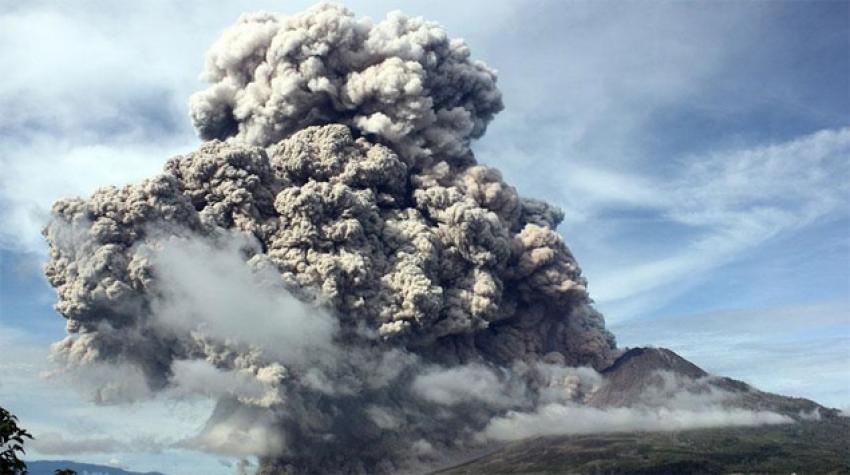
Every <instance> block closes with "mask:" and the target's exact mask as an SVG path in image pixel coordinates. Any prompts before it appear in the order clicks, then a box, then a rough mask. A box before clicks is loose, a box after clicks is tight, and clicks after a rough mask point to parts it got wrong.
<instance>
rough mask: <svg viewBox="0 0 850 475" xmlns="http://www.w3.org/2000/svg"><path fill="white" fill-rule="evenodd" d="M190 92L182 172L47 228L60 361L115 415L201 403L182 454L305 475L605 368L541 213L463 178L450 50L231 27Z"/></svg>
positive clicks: (484, 86)
mask: <svg viewBox="0 0 850 475" xmlns="http://www.w3.org/2000/svg"><path fill="white" fill-rule="evenodd" d="M204 77H205V79H206V80H207V81H208V82H209V83H210V86H209V88H208V89H206V90H204V91H201V92H199V93H197V94H195V95H194V96H193V97H192V99H191V116H192V120H193V122H194V124H195V126H196V128H197V130H198V132H199V133H200V135H201V137H202V138H204V139H205V140H207V142H205V143H204V144H203V145H202V146H201V147H200V148H199V149H198V150H197V151H195V152H193V153H189V154H187V155H183V156H178V157H175V158H173V159H171V160H169V161H168V163H167V164H166V165H165V168H164V171H163V173H162V174H161V175H159V176H156V177H153V178H151V179H149V180H146V181H144V182H142V183H139V184H135V185H130V186H126V187H124V188H115V187H108V188H102V189H100V190H98V191H97V192H95V193H94V194H93V195H92V196H91V197H89V198H88V199H79V198H73V199H65V200H62V201H59V202H57V203H56V204H55V205H54V207H53V218H52V221H51V222H50V224H49V225H48V226H47V228H46V229H45V232H44V233H45V236H46V237H47V240H48V242H49V245H50V261H49V263H48V264H47V266H46V274H47V277H48V279H49V281H50V283H51V284H52V285H53V286H54V287H56V289H57V292H58V303H57V304H56V309H57V310H58V311H59V312H60V313H61V314H62V315H63V316H64V317H65V318H66V319H67V330H68V333H69V335H68V336H67V337H66V338H65V339H64V340H63V341H61V342H59V343H57V344H56V345H55V347H54V352H55V354H56V357H57V358H58V359H60V360H62V361H64V362H66V363H67V364H68V365H69V366H70V367H74V368H84V367H89V366H92V365H94V366H97V365H104V364H108V365H114V366H119V367H125V366H128V367H132V368H134V369H133V372H130V373H126V374H132V375H136V377H135V378H134V379H135V383H134V384H135V386H134V385H132V384H130V385H125V386H126V387H122V389H121V390H114V391H111V392H109V393H108V394H114V395H118V396H119V397H118V399H121V398H125V397H127V393H128V392H133V391H134V390H135V392H136V393H143V394H142V395H146V394H148V393H151V392H164V393H169V394H177V395H179V394H187V393H193V394H194V393H200V394H205V395H207V396H210V397H215V398H218V399H219V401H220V402H219V405H218V407H217V409H216V411H215V413H214V414H213V416H212V418H211V419H210V421H209V422H208V424H207V427H206V428H205V429H204V431H203V432H202V433H201V434H199V435H198V436H197V437H195V438H193V439H191V440H187V441H185V442H184V444H185V445H187V446H192V447H197V448H201V449H204V450H213V451H219V452H224V453H230V454H237V455H259V456H261V457H262V460H263V467H264V469H265V470H267V471H278V472H280V471H284V472H286V471H291V472H311V471H312V472H322V473H333V472H345V473H358V472H370V473H375V472H382V471H384V472H389V471H398V470H401V469H404V468H405V467H409V466H411V464H415V463H417V462H419V461H427V460H429V459H430V460H433V457H435V456H436V455H435V454H439V453H444V452H446V451H448V450H451V449H457V448H462V447H463V446H464V445H465V444H469V443H474V441H475V440H476V437H478V436H479V434H480V433H481V431H482V430H485V429H487V428H489V429H487V430H491V431H493V430H497V429H493V427H497V428H498V427H500V426H498V424H504V422H499V421H506V420H510V419H504V418H505V417H508V418H510V417H516V416H515V415H512V414H515V412H510V413H508V411H526V412H530V411H534V410H535V408H536V407H537V406H538V405H540V404H544V403H547V402H550V401H551V400H552V397H553V396H552V394H553V391H554V393H557V394H558V398H559V399H558V400H559V401H564V400H577V401H578V400H581V399H582V398H583V397H584V392H585V391H586V390H587V388H585V387H584V386H585V385H586V384H585V383H582V381H584V380H586V379H587V377H586V375H585V376H584V377H577V376H575V374H574V373H575V372H576V371H579V370H576V369H574V368H571V367H588V368H597V369H600V368H603V367H605V366H607V365H608V364H609V363H610V362H611V360H612V358H613V357H614V356H615V354H616V351H617V350H616V347H615V344H614V339H613V337H612V335H611V334H610V333H609V332H608V331H607V330H606V329H605V327H604V322H603V319H602V316H601V315H600V314H599V313H598V312H597V311H596V310H594V309H593V307H592V306H591V301H590V299H589V297H588V294H587V291H586V288H585V281H584V279H583V277H582V276H581V271H580V269H579V267H578V265H577V264H576V261H575V259H574V258H573V256H572V255H571V254H570V251H569V250H568V249H567V247H566V246H565V244H564V242H563V240H562V239H561V237H560V236H559V234H558V233H557V232H556V230H555V228H556V226H557V225H558V223H559V221H560V220H561V217H562V213H561V212H560V210H558V209H557V208H555V207H553V206H551V205H549V204H547V203H544V202H541V201H537V200H531V199H526V198H522V197H520V196H518V194H517V192H516V190H515V189H514V188H513V187H511V186H510V185H508V184H506V183H505V182H504V181H503V180H502V177H501V175H500V173H499V172H498V171H497V170H495V169H493V168H489V167H486V166H482V165H479V164H477V163H476V160H475V158H474V157H473V154H472V152H471V150H470V142H471V141H472V140H473V139H475V138H477V137H480V136H481V135H483V134H484V132H485V130H486V127H487V124H488V123H489V121H490V120H491V119H492V118H493V116H494V115H495V114H496V113H497V112H498V111H499V110H500V109H502V102H501V95H500V92H499V90H498V89H497V88H496V76H495V73H494V72H493V71H492V70H491V69H489V68H488V67H487V66H485V65H484V64H482V63H480V62H477V61H474V60H472V59H471V58H470V53H469V49H468V47H467V46H466V44H465V43H464V42H463V41H462V40H458V39H451V38H449V37H448V36H447V35H446V33H445V32H444V31H443V30H442V29H441V28H440V27H439V26H438V25H436V24H435V23H431V22H428V21H425V20H423V19H421V18H407V17H405V16H403V15H401V14H398V13H394V14H391V15H389V16H388V17H387V18H386V19H385V20H384V21H382V22H380V23H377V24H373V23H371V22H370V21H369V20H366V19H360V18H357V17H355V16H354V15H353V14H352V13H351V12H349V11H347V10H345V9H344V8H341V7H339V6H335V5H326V4H325V5H320V6H318V7H315V8H313V9H311V10H309V11H307V12H305V13H303V14H299V15H296V16H291V17H283V16H278V15H273V14H266V13H263V14H252V15H245V16H243V17H242V18H240V19H239V21H238V22H237V23H236V25H234V26H233V27H231V28H230V29H228V30H227V31H226V32H225V33H224V34H223V35H222V37H221V39H220V40H219V41H218V42H217V43H216V44H215V45H214V46H213V48H212V49H211V50H210V52H209V53H208V57H207V65H206V71H205V73H204ZM584 371H588V372H589V373H593V371H592V370H589V369H586V370H584ZM593 374H595V373H593ZM571 375H572V376H571ZM591 379H592V378H591ZM139 380H141V382H142V383H143V384H142V385H141V386H142V388H138V386H139ZM134 388H135V389H134ZM101 399H108V397H103V398H101ZM496 417H502V419H494V418H496ZM567 423H569V421H565V424H567ZM488 424H489V425H488ZM494 424H496V425H495V426H494Z"/></svg>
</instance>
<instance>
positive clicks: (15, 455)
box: [0, 407, 77, 475]
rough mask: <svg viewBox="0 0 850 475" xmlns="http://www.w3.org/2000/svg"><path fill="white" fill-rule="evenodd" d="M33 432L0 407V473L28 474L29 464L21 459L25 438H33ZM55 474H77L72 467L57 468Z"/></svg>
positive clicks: (10, 474) (8, 474)
mask: <svg viewBox="0 0 850 475" xmlns="http://www.w3.org/2000/svg"><path fill="white" fill-rule="evenodd" d="M32 438H33V437H32V434H30V433H29V432H27V431H26V429H23V428H21V427H19V426H18V418H17V416H15V415H14V414H12V413H10V412H9V411H7V410H6V409H3V408H2V407H0V475H26V473H27V464H26V463H24V461H23V460H21V459H20V456H21V455H24V454H25V453H26V452H25V450H24V439H30V440H32ZM54 474H55V475H77V472H75V471H73V470H70V469H62V470H56V471H55V472H54Z"/></svg>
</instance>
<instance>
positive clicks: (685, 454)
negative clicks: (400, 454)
mask: <svg viewBox="0 0 850 475" xmlns="http://www.w3.org/2000/svg"><path fill="white" fill-rule="evenodd" d="M848 454H850V418H847V417H830V418H825V419H824V420H821V421H802V422H799V423H794V424H783V425H772V426H760V427H744V428H720V429H704V430H692V431H685V432H670V433H627V434H604V435H587V436H571V437H550V438H537V439H531V440H524V441H520V442H516V443H513V444H509V445H507V446H505V447H503V448H501V449H499V450H497V451H495V452H491V453H490V454H488V455H485V456H483V457H480V458H478V459H476V460H474V461H471V462H467V463H465V464H462V465H459V466H456V467H453V468H450V469H447V470H442V471H439V472H435V473H440V474H445V475H448V474H480V473H488V474H500V473H511V474H535V475H542V474H572V473H576V474H579V473H594V474H609V473H611V474H613V473H616V474H691V473H699V474H715V473H716V474H721V473H783V474H790V473H806V474H810V473H815V474H827V473H829V474H839V473H842V474H843V473H850V455H848Z"/></svg>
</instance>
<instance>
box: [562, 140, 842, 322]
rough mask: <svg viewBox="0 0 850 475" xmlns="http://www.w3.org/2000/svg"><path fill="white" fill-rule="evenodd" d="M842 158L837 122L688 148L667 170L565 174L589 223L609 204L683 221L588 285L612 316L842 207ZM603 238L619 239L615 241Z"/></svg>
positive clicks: (665, 295) (641, 307) (658, 298)
mask: <svg viewBox="0 0 850 475" xmlns="http://www.w3.org/2000/svg"><path fill="white" fill-rule="evenodd" d="M848 163H850V129H839V130H823V131H819V132H817V133H814V134H811V135H808V136H805V137H800V138H798V139H795V140H791V141H788V142H784V143H780V144H773V145H767V146H759V147H754V148H747V149H743V150H732V151H728V152H724V153H713V154H710V155H707V156H696V157H689V158H687V159H686V160H682V161H681V162H679V166H678V168H676V169H675V172H674V174H673V176H671V177H666V178H664V179H662V178H661V177H653V176H650V175H645V176H642V175H637V176H630V175H627V174H624V173H621V172H617V171H614V170H610V169H599V170H591V171H587V170H581V171H580V172H579V173H577V174H575V175H571V176H570V177H569V178H568V185H567V186H566V189H568V190H573V189H577V190H579V191H580V193H579V194H580V195H582V196H581V198H580V199H581V200H582V202H583V204H582V205H580V206H579V209H582V210H583V211H582V212H580V214H581V215H582V216H586V217H588V218H582V219H587V222H586V223H584V224H583V225H582V227H583V228H585V229H586V228H588V227H590V228H593V226H594V223H595V225H601V223H603V222H604V218H602V217H601V216H602V215H603V214H604V213H605V212H606V211H609V210H612V209H617V208H619V209H623V208H625V209H628V208H633V209H634V208H637V209H644V210H650V211H652V212H653V213H655V214H656V215H657V216H659V217H660V218H661V219H662V220H663V223H662V224H664V225H667V226H670V225H676V226H679V227H680V228H682V229H684V230H686V231H687V232H685V231H681V234H680V235H670V234H668V233H665V232H664V230H663V229H659V230H658V232H657V233H656V234H655V238H656V239H658V242H657V243H656V245H655V246H654V247H653V248H652V252H651V253H650V254H649V255H645V256H643V257H641V256H640V255H638V256H634V255H632V256H627V258H626V259H620V260H619V261H620V263H621V265H618V266H614V265H611V266H610V269H609V270H607V271H602V272H599V273H597V274H595V275H594V276H593V279H592V281H591V284H592V289H591V290H592V295H593V296H594V298H595V299H596V300H597V301H598V302H599V303H600V304H601V305H602V306H603V308H605V309H607V310H609V312H610V315H609V318H610V319H612V320H614V321H616V320H617V319H620V318H623V316H624V315H629V314H634V313H639V312H640V311H645V310H646V309H647V308H651V307H652V306H653V305H659V304H660V303H663V302H664V299H669V298H671V297H673V296H675V295H676V289H677V287H678V288H679V290H681V289H683V288H687V286H688V285H695V284H697V283H699V279H700V276H704V275H706V273H707V272H709V271H711V270H713V269H715V268H717V267H719V266H722V265H724V264H727V263H729V262H731V261H734V260H735V259H738V258H740V257H742V256H743V255H745V253H746V252H747V251H749V250H752V249H753V248H756V247H757V246H759V245H760V244H763V243H764V242H766V241H768V240H770V239H771V238H774V237H776V236H779V235H782V234H787V233H792V232H794V231H797V230H799V229H801V228H803V227H805V226H808V225H810V224H812V223H814V222H816V221H818V220H819V219H824V218H828V217H830V216H834V215H836V214H840V213H842V212H845V211H846V210H845V209H844V204H845V203H846V198H847V197H848V191H850V166H848ZM647 225H648V226H652V224H651V223H648V224H647ZM629 239H630V237H629V236H628V234H627V235H625V236H622V237H618V242H619V240H624V241H625V245H624V246H621V248H622V247H625V248H628V247H629V246H630V245H632V244H637V243H629V242H628V240H629ZM607 245H608V246H610V248H616V247H617V242H608V243H607ZM638 247H639V246H638ZM621 252H628V249H626V250H625V251H621ZM624 261H625V262H624ZM623 264H625V265H623ZM661 289H663V291H662V290H661Z"/></svg>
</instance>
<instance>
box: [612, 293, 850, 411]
mask: <svg viewBox="0 0 850 475" xmlns="http://www.w3.org/2000/svg"><path fill="white" fill-rule="evenodd" d="M613 331H614V332H615V333H616V334H617V335H618V337H619V339H620V341H621V343H622V344H624V345H658V346H663V347H667V348H670V349H672V350H673V351H675V352H677V353H679V354H680V355H682V356H684V357H685V358H688V359H689V360H691V361H694V362H696V363H697V364H699V365H700V366H701V367H703V368H704V369H705V370H707V371H709V372H711V373H714V374H722V375H725V376H730V377H733V378H736V379H741V380H744V381H746V382H748V383H750V384H753V385H754V386H756V387H758V388H759V389H762V390H765V391H770V392H775V393H779V394H784V395H789V396H797V397H806V398H811V399H813V400H815V401H817V402H818V403H820V404H825V405H827V406H836V407H842V406H844V405H846V404H847V401H848V399H847V391H846V387H847V381H850V353H848V351H847V348H848V346H850V312H848V310H847V303H846V302H844V301H839V302H829V303H822V304H815V305H805V306H788V307H775V308H763V309H742V310H722V311H715V312H710V313H702V314H695V315H687V314H685V315H669V316H665V317H660V318H653V319H638V320H633V321H626V322H622V323H619V324H616V325H614V327H613Z"/></svg>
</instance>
